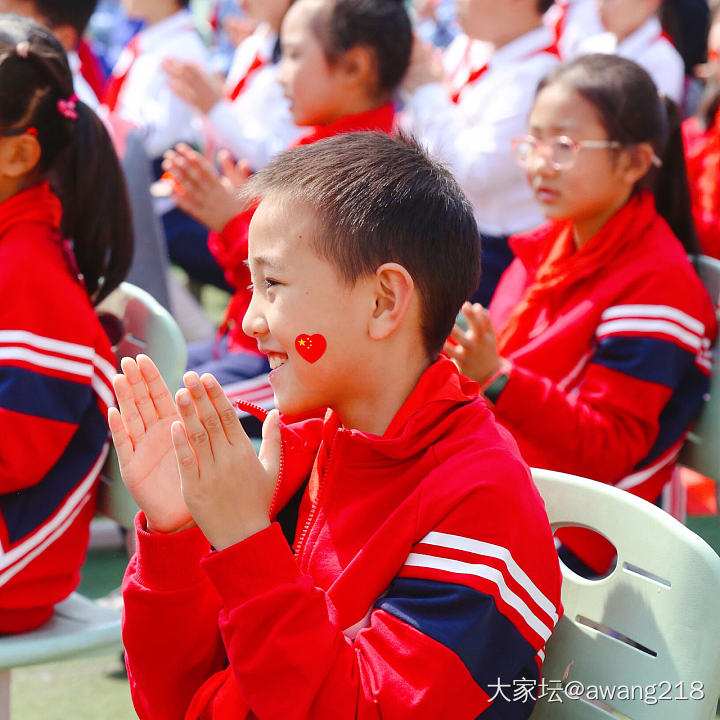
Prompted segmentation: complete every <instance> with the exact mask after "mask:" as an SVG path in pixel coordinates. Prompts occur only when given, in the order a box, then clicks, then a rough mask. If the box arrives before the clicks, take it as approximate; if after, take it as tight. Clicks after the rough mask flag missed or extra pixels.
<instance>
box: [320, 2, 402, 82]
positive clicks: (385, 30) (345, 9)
mask: <svg viewBox="0 0 720 720" xmlns="http://www.w3.org/2000/svg"><path fill="white" fill-rule="evenodd" d="M312 22H313V29H314V31H315V34H316V35H317V37H318V39H319V40H320V44H321V45H322V47H323V50H324V52H325V57H326V58H327V61H328V62H329V63H330V64H331V65H332V64H334V63H335V62H337V60H338V59H339V58H341V57H342V56H343V54H344V53H346V52H347V51H348V50H350V49H351V48H354V47H357V46H362V47H366V48H368V49H369V50H371V51H372V53H373V55H374V60H375V69H376V74H377V88H376V90H377V94H378V95H382V94H387V93H390V92H392V91H393V90H395V88H396V87H397V86H398V85H399V84H400V82H401V81H402V79H403V77H404V76H405V73H406V72H407V69H408V66H409V65H410V53H411V51H412V23H411V21H410V17H409V15H408V13H407V10H406V9H405V5H404V4H403V2H402V0H328V1H327V2H325V3H323V4H322V6H321V7H320V8H319V9H318V11H317V13H316V14H315V16H314V18H313V21H312Z"/></svg>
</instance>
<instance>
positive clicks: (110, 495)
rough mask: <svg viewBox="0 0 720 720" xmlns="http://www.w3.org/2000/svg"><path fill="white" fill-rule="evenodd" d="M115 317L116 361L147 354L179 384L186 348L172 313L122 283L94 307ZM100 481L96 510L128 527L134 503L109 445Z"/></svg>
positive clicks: (171, 383)
mask: <svg viewBox="0 0 720 720" xmlns="http://www.w3.org/2000/svg"><path fill="white" fill-rule="evenodd" d="M97 310H98V313H101V314H102V313H107V314H109V315H110V316H111V317H114V318H117V319H118V320H119V321H120V322H119V323H118V328H117V330H118V332H117V337H116V338H112V340H113V343H114V344H113V351H114V352H115V357H116V358H117V361H118V364H119V363H120V360H121V359H122V358H123V357H126V356H130V357H135V356H136V355H138V354H139V353H143V354H145V355H148V356H149V357H150V358H152V360H153V361H154V362H155V364H156V365H157V367H158V369H159V370H160V373H161V374H162V376H163V378H164V379H165V382H166V383H167V384H168V387H170V388H171V389H175V388H177V387H179V386H180V382H181V379H182V374H183V373H184V372H185V366H186V361H187V348H186V345H185V340H184V338H183V336H182V333H181V332H180V328H179V327H178V325H177V323H176V322H175V320H174V319H173V317H172V315H170V313H169V312H168V311H167V310H165V308H164V307H162V305H160V303H158V302H157V300H155V299H154V298H153V297H152V296H151V295H150V294H149V293H147V292H145V291H144V290H141V289H140V288H138V287H135V285H132V284H131V283H127V282H124V283H122V284H121V285H120V287H119V288H117V290H115V291H114V292H113V293H111V294H110V295H109V296H108V297H107V298H106V299H105V300H103V302H102V303H101V304H100V305H99V306H98V308H97ZM102 480H103V482H102V483H101V485H100V491H99V496H98V510H99V511H100V512H101V513H102V514H103V515H107V516H108V517H111V518H112V519H113V520H115V521H116V522H118V523H119V524H120V525H122V526H123V527H128V528H131V527H132V523H133V518H134V516H135V513H136V512H137V505H135V502H134V501H133V500H132V498H131V497H130V495H129V494H128V492H127V491H126V490H125V486H124V485H123V483H122V480H121V479H120V469H119V467H118V464H117V455H116V454H115V450H114V448H111V450H110V454H109V456H108V459H107V462H106V463H105V467H104V468H103V471H102Z"/></svg>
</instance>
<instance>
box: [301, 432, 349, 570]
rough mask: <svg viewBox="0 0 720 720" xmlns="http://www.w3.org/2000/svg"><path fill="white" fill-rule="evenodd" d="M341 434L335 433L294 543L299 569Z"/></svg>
mask: <svg viewBox="0 0 720 720" xmlns="http://www.w3.org/2000/svg"><path fill="white" fill-rule="evenodd" d="M340 432H342V431H341V430H338V431H337V434H336V437H335V439H334V440H333V443H332V445H331V446H330V449H329V450H328V456H327V462H326V463H325V469H324V470H323V473H322V475H321V476H320V479H319V481H318V491H317V495H316V496H315V500H314V502H313V504H312V507H311V508H310V512H309V514H308V518H307V520H306V521H305V526H304V527H303V531H302V533H301V534H300V537H299V538H298V540H297V541H296V542H295V547H294V550H295V554H296V555H297V557H298V560H299V561H300V567H301V569H302V566H303V564H304V563H303V560H304V552H305V544H306V542H307V539H308V536H309V530H310V528H311V527H312V525H313V524H314V522H315V520H316V516H317V511H318V508H319V507H320V498H321V496H322V493H323V490H324V489H325V479H326V478H327V474H328V472H329V470H330V463H331V461H332V458H333V451H334V450H335V446H336V445H337V443H338V439H339V438H338V436H339V433H340Z"/></svg>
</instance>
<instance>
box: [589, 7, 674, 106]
mask: <svg viewBox="0 0 720 720" xmlns="http://www.w3.org/2000/svg"><path fill="white" fill-rule="evenodd" d="M580 51H581V52H582V53H594V52H599V53H607V54H611V55H612V54H615V55H619V56H620V57H624V58H627V59H628V60H634V61H635V62H636V63H637V64H638V65H640V66H641V67H643V68H645V70H647V72H648V73H649V74H650V77H651V78H652V79H653V80H654V81H655V85H657V88H658V91H659V92H661V93H662V94H663V95H666V96H667V97H669V98H670V99H671V100H674V101H675V102H676V103H678V104H680V103H682V101H683V96H684V93H685V65H684V63H683V59H682V57H681V55H680V53H679V52H678V51H677V50H676V49H675V46H674V45H673V44H672V43H671V42H670V41H669V40H668V39H667V38H666V37H665V36H664V35H663V30H662V25H661V24H660V21H659V20H658V18H657V17H654V16H653V17H651V18H650V19H649V20H647V21H646V22H645V23H644V24H643V25H641V26H640V27H639V28H638V29H637V30H636V31H635V32H634V33H632V34H631V35H628V36H627V37H626V38H625V39H624V40H623V41H622V42H621V43H618V41H617V37H616V36H615V35H614V34H613V33H609V32H605V33H601V34H599V35H595V36H593V37H590V38H587V39H586V40H585V41H584V42H582V43H581V44H580Z"/></svg>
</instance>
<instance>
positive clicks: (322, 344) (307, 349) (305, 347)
mask: <svg viewBox="0 0 720 720" xmlns="http://www.w3.org/2000/svg"><path fill="white" fill-rule="evenodd" d="M326 348H327V341H326V340H325V338H324V337H323V336H322V335H318V334H315V335H298V336H297V337H296V338H295V349H296V350H297V351H298V355H300V357H301V358H303V360H307V361H308V362H309V363H314V362H317V361H318V360H319V359H320V358H321V357H322V356H323V353H324V352H325V350H326Z"/></svg>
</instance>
